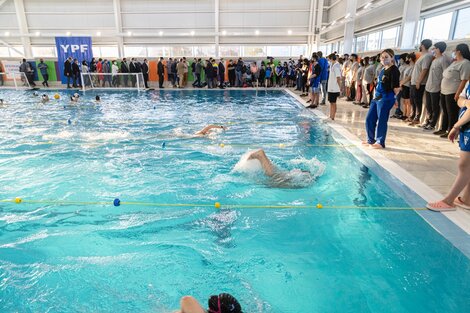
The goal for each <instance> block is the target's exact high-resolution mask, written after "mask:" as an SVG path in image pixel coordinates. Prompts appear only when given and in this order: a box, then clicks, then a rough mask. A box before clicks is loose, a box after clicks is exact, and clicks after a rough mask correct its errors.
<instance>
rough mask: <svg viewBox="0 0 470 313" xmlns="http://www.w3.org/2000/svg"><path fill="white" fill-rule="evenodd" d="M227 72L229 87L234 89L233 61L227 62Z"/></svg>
mask: <svg viewBox="0 0 470 313" xmlns="http://www.w3.org/2000/svg"><path fill="white" fill-rule="evenodd" d="M227 70H228V82H229V84H230V87H235V64H233V60H229V61H228V65H227Z"/></svg>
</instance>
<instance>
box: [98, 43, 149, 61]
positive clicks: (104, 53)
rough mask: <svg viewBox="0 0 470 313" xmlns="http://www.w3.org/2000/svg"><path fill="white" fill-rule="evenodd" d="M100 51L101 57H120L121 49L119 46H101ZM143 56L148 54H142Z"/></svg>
mask: <svg viewBox="0 0 470 313" xmlns="http://www.w3.org/2000/svg"><path fill="white" fill-rule="evenodd" d="M100 51H101V53H100V54H99V56H101V57H107V58H118V57H119V50H118V47H117V46H102V47H100ZM139 56H141V55H139ZM142 56H146V55H142Z"/></svg>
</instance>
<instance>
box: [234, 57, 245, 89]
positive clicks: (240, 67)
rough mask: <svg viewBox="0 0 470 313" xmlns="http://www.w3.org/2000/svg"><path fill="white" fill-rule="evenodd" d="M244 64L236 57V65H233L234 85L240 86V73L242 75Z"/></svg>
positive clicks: (241, 84)
mask: <svg viewBox="0 0 470 313" xmlns="http://www.w3.org/2000/svg"><path fill="white" fill-rule="evenodd" d="M243 69H244V64H243V60H242V58H239V59H238V62H237V65H236V66H235V76H236V81H235V87H242V86H243V83H242V75H243Z"/></svg>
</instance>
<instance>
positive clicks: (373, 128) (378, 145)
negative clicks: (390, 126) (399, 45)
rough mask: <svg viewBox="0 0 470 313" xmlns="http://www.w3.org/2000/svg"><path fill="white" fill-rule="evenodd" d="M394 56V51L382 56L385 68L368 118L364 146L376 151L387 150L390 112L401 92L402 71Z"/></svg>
mask: <svg viewBox="0 0 470 313" xmlns="http://www.w3.org/2000/svg"><path fill="white" fill-rule="evenodd" d="M394 55H395V54H394V53H393V50H392V49H385V50H384V51H382V53H381V54H380V61H381V63H382V65H383V66H384V68H383V69H382V70H381V71H380V74H379V77H378V79H377V82H378V83H377V88H376V90H375V97H374V100H372V103H371V105H370V108H369V112H368V113H367V117H366V131H367V141H364V142H363V144H366V145H371V147H373V148H375V149H383V148H385V138H386V136H387V122H388V118H389V116H390V110H391V109H392V107H393V105H394V104H395V103H396V94H398V92H399V91H400V88H399V87H400V71H399V70H398V67H397V66H396V65H395V64H394V63H393V58H394Z"/></svg>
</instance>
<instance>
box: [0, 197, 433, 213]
mask: <svg viewBox="0 0 470 313" xmlns="http://www.w3.org/2000/svg"><path fill="white" fill-rule="evenodd" d="M0 202H4V203H5V202H6V203H18V204H20V203H31V204H55V205H105V206H111V205H113V203H112V202H111V201H55V200H28V199H21V200H20V201H19V202H18V200H17V199H3V200H0ZM120 204H121V205H136V206H151V207H214V204H208V203H155V202H133V201H122V202H120ZM220 206H221V208H228V209H318V210H325V209H326V210H328V209H335V210H339V209H343V210H389V211H407V210H426V208H411V207H392V206H383V207H374V206H364V207H361V206H318V205H252V204H222V205H220Z"/></svg>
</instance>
